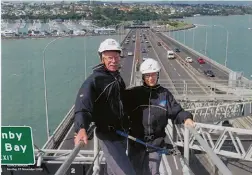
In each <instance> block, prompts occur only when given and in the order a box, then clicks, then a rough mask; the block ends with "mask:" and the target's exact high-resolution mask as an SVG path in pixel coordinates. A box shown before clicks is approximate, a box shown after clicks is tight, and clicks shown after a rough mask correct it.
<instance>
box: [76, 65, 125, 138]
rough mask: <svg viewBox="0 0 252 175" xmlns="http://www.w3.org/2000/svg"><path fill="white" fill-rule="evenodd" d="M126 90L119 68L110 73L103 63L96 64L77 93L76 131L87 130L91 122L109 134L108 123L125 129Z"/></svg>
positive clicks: (98, 130) (98, 131) (98, 129)
mask: <svg viewBox="0 0 252 175" xmlns="http://www.w3.org/2000/svg"><path fill="white" fill-rule="evenodd" d="M124 90H125V83H124V81H123V79H122V78H121V76H120V73H119V72H118V71H117V72H110V71H108V70H107V69H106V68H105V66H104V65H103V64H100V65H98V66H96V67H95V68H94V70H93V73H92V74H91V75H90V76H89V77H88V78H87V79H86V80H85V82H84V83H83V84H82V86H81V88H80V90H79V93H78V95H77V99H76V102H75V132H78V131H79V129H80V128H85V129H86V130H87V129H88V127H89V124H90V123H91V122H95V125H96V126H97V129H96V131H97V133H109V130H108V126H113V127H115V128H117V129H122V127H121V119H122V118H123V116H124V109H123V105H122V101H121V97H122V93H121V92H122V91H124ZM105 135H106V134H105ZM101 137H102V136H101ZM101 139H102V138H101ZM103 139H107V137H106V138H103ZM108 139H109V136H108Z"/></svg>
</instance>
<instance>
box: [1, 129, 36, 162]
mask: <svg viewBox="0 0 252 175" xmlns="http://www.w3.org/2000/svg"><path fill="white" fill-rule="evenodd" d="M1 128H2V132H1V148H2V155H1V163H2V165H34V164H35V160H34V148H33V138H32V129H31V127H29V126H1Z"/></svg>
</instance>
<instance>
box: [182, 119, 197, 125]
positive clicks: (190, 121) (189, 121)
mask: <svg viewBox="0 0 252 175" xmlns="http://www.w3.org/2000/svg"><path fill="white" fill-rule="evenodd" d="M184 124H185V126H191V127H195V123H194V121H193V120H192V119H190V118H188V119H186V120H185V123H184Z"/></svg>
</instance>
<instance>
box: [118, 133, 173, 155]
mask: <svg viewBox="0 0 252 175" xmlns="http://www.w3.org/2000/svg"><path fill="white" fill-rule="evenodd" d="M116 133H117V134H119V135H120V136H123V137H125V138H128V139H130V140H133V141H135V142H138V143H140V144H142V145H144V146H146V147H149V148H153V149H156V150H157V152H158V153H159V154H166V155H170V154H173V155H175V154H176V152H177V151H176V150H175V149H164V148H160V147H157V146H154V145H152V144H149V143H146V142H143V141H142V140H140V139H138V138H135V137H133V136H131V135H129V134H127V133H125V132H122V131H120V130H116Z"/></svg>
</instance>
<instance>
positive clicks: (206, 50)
mask: <svg viewBox="0 0 252 175" xmlns="http://www.w3.org/2000/svg"><path fill="white" fill-rule="evenodd" d="M205 55H207V28H206V42H205Z"/></svg>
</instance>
